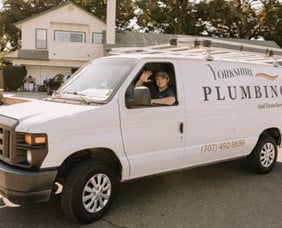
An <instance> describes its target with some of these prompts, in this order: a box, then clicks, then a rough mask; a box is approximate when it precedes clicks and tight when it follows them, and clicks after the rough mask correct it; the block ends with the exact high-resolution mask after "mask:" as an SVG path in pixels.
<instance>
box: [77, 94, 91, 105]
mask: <svg viewBox="0 0 282 228" xmlns="http://www.w3.org/2000/svg"><path fill="white" fill-rule="evenodd" d="M73 94H74V95H79V97H80V99H81V100H82V101H84V102H85V103H86V104H88V105H89V104H90V100H89V99H87V97H86V95H85V94H83V93H80V92H73Z"/></svg>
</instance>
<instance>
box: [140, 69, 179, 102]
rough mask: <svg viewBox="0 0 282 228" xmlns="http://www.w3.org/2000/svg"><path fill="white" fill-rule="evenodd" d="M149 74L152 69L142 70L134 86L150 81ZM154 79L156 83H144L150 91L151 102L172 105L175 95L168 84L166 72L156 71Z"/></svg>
mask: <svg viewBox="0 0 282 228" xmlns="http://www.w3.org/2000/svg"><path fill="white" fill-rule="evenodd" d="M151 76H152V71H150V70H147V71H144V72H143V73H142V74H141V76H140V78H139V80H138V81H137V82H136V84H135V87H138V86H143V85H144V84H147V82H151V81H152V80H151V79H149V78H150V77H151ZM155 81H156V83H150V84H148V85H146V86H147V87H148V88H149V90H150V93H151V104H159V105H173V104H174V103H175V102H176V96H175V93H174V91H173V89H172V88H171V87H170V86H169V81H170V78H169V76H168V74H167V73H166V72H165V71H159V72H157V73H156V76H155Z"/></svg>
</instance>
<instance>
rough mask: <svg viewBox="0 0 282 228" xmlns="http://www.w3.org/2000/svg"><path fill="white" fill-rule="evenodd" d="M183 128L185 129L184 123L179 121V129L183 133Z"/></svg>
mask: <svg viewBox="0 0 282 228" xmlns="http://www.w3.org/2000/svg"><path fill="white" fill-rule="evenodd" d="M183 130H184V123H183V122H181V123H179V131H180V133H181V134H182V133H183Z"/></svg>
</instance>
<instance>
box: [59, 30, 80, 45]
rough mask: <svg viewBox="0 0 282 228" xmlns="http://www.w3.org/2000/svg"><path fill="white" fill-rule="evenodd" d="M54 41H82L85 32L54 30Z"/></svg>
mask: <svg viewBox="0 0 282 228" xmlns="http://www.w3.org/2000/svg"><path fill="white" fill-rule="evenodd" d="M55 41H62V42H78V43H84V42H85V33H84V32H72V31H55Z"/></svg>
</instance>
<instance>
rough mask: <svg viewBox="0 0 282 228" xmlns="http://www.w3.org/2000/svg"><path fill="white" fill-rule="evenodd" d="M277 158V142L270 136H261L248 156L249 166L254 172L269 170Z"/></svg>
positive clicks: (262, 172) (266, 171)
mask: <svg viewBox="0 0 282 228" xmlns="http://www.w3.org/2000/svg"><path fill="white" fill-rule="evenodd" d="M276 160H277V143H276V141H275V139H274V138H273V137H272V136H268V135H267V136H262V137H261V138H260V139H259V141H258V143H257V145H256V146H255V148H254V150H253V151H252V153H251V154H250V155H249V156H248V161H249V164H250V167H251V168H252V170H253V171H255V172H256V173H261V174H264V173H268V172H270V171H271V170H272V169H273V167H274V165H275V163H276Z"/></svg>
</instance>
